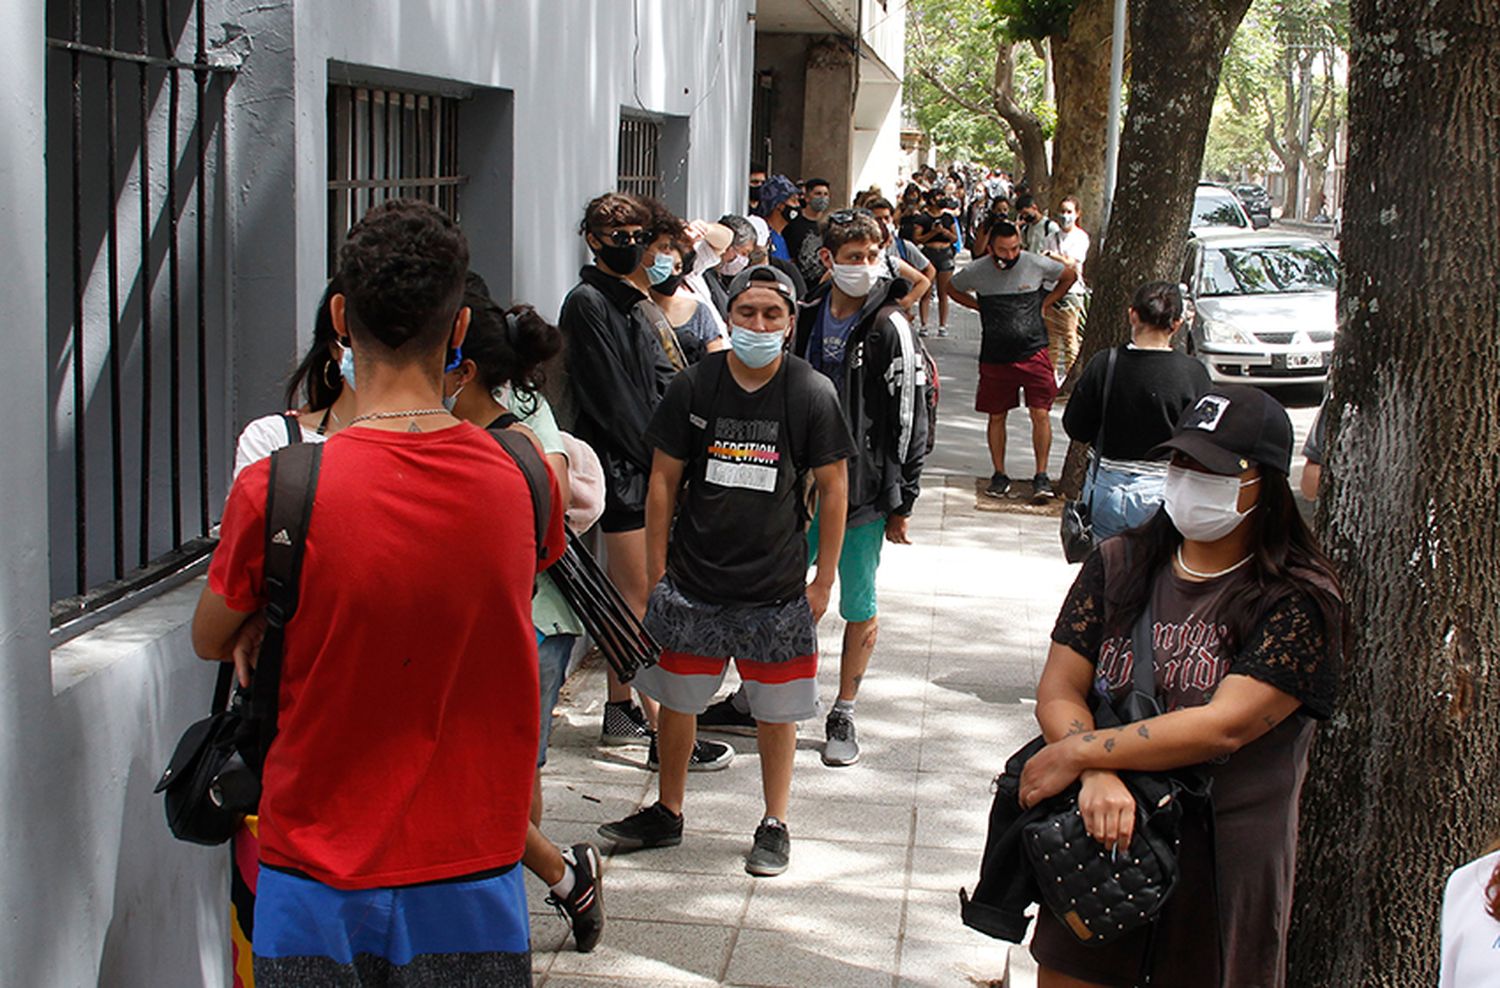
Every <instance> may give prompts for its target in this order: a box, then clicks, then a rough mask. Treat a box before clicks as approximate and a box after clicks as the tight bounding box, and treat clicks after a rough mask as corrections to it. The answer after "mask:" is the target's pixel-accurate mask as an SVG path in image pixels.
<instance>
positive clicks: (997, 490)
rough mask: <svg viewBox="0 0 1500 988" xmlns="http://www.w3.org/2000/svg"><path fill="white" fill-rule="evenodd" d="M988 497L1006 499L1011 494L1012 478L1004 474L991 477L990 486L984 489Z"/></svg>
mask: <svg viewBox="0 0 1500 988" xmlns="http://www.w3.org/2000/svg"><path fill="white" fill-rule="evenodd" d="M984 493H985V496H986V497H1004V496H1005V495H1007V494H1009V493H1010V478H1009V477H1007V476H1006V475H1005V474H1003V473H995V474H991V475H990V486H988V487H986V488H985V489H984Z"/></svg>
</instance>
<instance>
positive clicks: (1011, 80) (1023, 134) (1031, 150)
mask: <svg viewBox="0 0 1500 988" xmlns="http://www.w3.org/2000/svg"><path fill="white" fill-rule="evenodd" d="M1015 91H1016V42H1014V41H1002V42H1000V46H999V48H997V49H996V51H995V83H994V86H993V88H992V96H991V99H992V101H993V102H994V105H995V112H996V113H998V114H999V115H1000V118H1001V119H1002V120H1004V121H1005V122H1006V123H1007V124H1009V125H1010V129H1011V131H1012V132H1013V133H1014V134H1015V135H1016V140H1017V142H1019V144H1020V146H1021V169H1022V175H1023V176H1024V178H1025V179H1026V182H1027V184H1028V185H1029V187H1030V189H1031V194H1032V195H1033V196H1035V197H1036V198H1037V200H1038V201H1040V202H1046V201H1047V194H1048V190H1049V189H1050V188H1051V184H1052V169H1051V166H1050V165H1049V163H1048V161H1047V139H1046V137H1044V136H1043V135H1042V122H1041V121H1040V120H1038V119H1037V116H1036V114H1034V113H1032V112H1031V111H1029V110H1027V109H1026V108H1024V107H1023V106H1021V104H1020V103H1017V102H1016V98H1015Z"/></svg>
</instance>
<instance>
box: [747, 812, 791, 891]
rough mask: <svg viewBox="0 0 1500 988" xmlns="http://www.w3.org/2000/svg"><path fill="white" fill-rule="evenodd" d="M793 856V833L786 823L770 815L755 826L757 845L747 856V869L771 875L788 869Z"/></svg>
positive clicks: (756, 873) (767, 875)
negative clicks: (789, 830)
mask: <svg viewBox="0 0 1500 988" xmlns="http://www.w3.org/2000/svg"><path fill="white" fill-rule="evenodd" d="M791 858H792V835H791V834H790V833H788V832H787V829H786V824H784V823H782V822H781V821H780V820H778V819H776V818H775V817H774V816H768V817H766V818H765V819H764V820H762V821H761V822H760V826H759V827H756V828H755V846H754V847H752V848H750V853H749V855H747V856H746V857H745V870H746V871H748V872H749V873H750V874H752V875H760V876H762V877H769V876H771V875H779V874H781V873H782V872H783V871H786V866H787V865H788V864H789V863H790V862H791Z"/></svg>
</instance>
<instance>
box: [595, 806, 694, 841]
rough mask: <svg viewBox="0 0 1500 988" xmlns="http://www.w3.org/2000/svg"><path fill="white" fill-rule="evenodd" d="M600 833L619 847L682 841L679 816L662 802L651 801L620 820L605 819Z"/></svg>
mask: <svg viewBox="0 0 1500 988" xmlns="http://www.w3.org/2000/svg"><path fill="white" fill-rule="evenodd" d="M599 836H600V837H603V838H604V839H605V840H607V841H610V842H611V843H613V844H614V845H615V848H616V849H617V850H621V851H639V850H641V849H642V848H646V847H676V846H677V845H678V844H681V843H682V816H681V814H677V813H673V812H672V811H671V810H669V809H667V808H666V807H665V806H663V805H661V803H652V804H651V805H650V806H648V807H646V808H645V809H644V810H638V811H636V812H635V813H632V814H630V816H628V817H626V818H625V819H623V820H616V821H615V822H614V823H606V824H605V825H604V826H602V827H600V828H599Z"/></svg>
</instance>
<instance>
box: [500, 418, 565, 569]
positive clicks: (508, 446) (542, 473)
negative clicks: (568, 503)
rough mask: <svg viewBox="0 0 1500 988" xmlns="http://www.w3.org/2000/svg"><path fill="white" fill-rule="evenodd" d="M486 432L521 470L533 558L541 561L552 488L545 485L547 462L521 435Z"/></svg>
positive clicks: (547, 484)
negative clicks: (528, 505)
mask: <svg viewBox="0 0 1500 988" xmlns="http://www.w3.org/2000/svg"><path fill="white" fill-rule="evenodd" d="M486 431H487V432H489V434H490V435H491V436H493V437H494V439H495V442H497V443H499V444H500V448H501V449H503V450H505V453H506V455H507V456H509V457H510V458H511V459H512V460H514V461H515V464H516V466H518V467H520V468H521V475H522V476H523V477H525V478H526V487H527V489H528V490H529V491H530V492H531V516H532V520H533V522H534V523H535V526H536V558H537V559H538V560H540V559H544V558H546V555H547V529H548V527H550V525H551V523H552V487H551V484H549V483H548V476H549V474H550V471H549V470H548V469H547V463H546V461H545V460H543V459H542V454H541V453H539V452H537V448H536V446H534V445H532V442H531V440H530V439H528V438H527V437H526V436H525V435H523V434H522V433H519V432H514V431H511V430H510V429H504V428H499V429H495V428H491V429H488V430H486Z"/></svg>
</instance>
